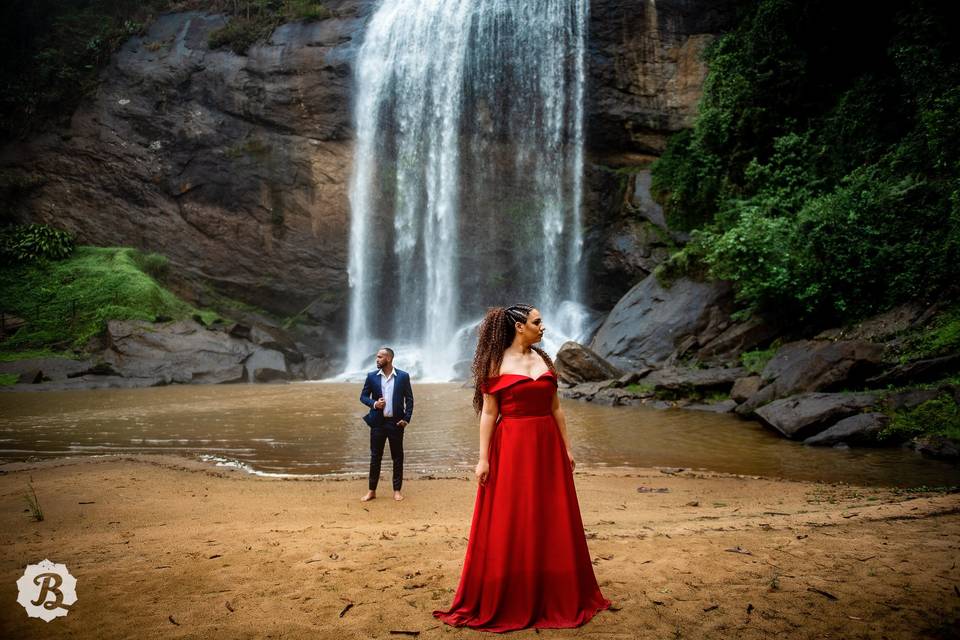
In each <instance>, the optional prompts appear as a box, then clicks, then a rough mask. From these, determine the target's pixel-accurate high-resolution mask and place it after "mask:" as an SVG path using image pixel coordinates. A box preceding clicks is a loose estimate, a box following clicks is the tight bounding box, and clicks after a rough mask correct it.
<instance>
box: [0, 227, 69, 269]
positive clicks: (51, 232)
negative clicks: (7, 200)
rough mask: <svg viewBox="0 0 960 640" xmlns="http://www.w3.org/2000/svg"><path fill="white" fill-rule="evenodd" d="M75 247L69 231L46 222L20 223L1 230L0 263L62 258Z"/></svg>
mask: <svg viewBox="0 0 960 640" xmlns="http://www.w3.org/2000/svg"><path fill="white" fill-rule="evenodd" d="M73 247H74V243H73V237H72V236H71V235H70V234H69V233H67V232H66V231H62V230H60V229H54V228H53V227H49V226H47V225H45V224H18V225H12V226H9V227H5V228H3V229H2V230H0V264H14V263H28V262H37V261H39V260H62V259H64V258H66V257H67V256H69V255H70V254H71V253H72V252H73Z"/></svg>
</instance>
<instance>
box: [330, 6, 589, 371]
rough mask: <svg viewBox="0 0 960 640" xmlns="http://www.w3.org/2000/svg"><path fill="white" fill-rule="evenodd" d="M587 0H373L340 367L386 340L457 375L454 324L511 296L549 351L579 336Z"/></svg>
mask: <svg viewBox="0 0 960 640" xmlns="http://www.w3.org/2000/svg"><path fill="white" fill-rule="evenodd" d="M587 5H588V1H587V0H525V1H523V2H518V1H516V0H383V2H382V3H381V4H380V6H379V8H378V9H377V11H376V12H375V14H374V15H373V17H372V18H371V20H370V22H369V24H368V25H367V29H366V34H365V37H364V41H363V44H362V46H361V48H360V51H359V55H358V59H357V66H356V87H357V91H356V102H355V111H354V120H355V123H354V124H355V130H356V148H355V157H354V167H353V173H352V177H351V184H350V204H351V215H352V220H351V229H350V263H349V280H350V290H351V300H350V320H349V335H348V358H347V359H348V362H347V367H346V372H356V371H360V370H362V369H364V368H369V366H370V365H371V362H372V354H373V352H374V351H375V350H376V348H377V347H378V346H380V345H381V344H390V345H391V346H395V347H401V348H402V349H403V350H404V353H405V355H406V357H403V358H401V357H400V354H398V363H399V362H400V361H401V360H402V361H403V362H404V363H405V368H408V369H412V370H413V372H414V373H416V374H419V375H420V376H422V377H426V378H433V379H449V378H451V377H454V376H455V365H457V363H458V361H459V362H461V367H462V361H463V359H465V358H469V357H470V350H471V345H470V344H469V343H470V336H469V335H468V334H469V333H470V332H469V331H466V329H467V328H469V327H471V326H472V325H473V324H474V323H475V322H476V320H477V319H478V318H479V317H480V316H482V314H483V312H484V310H485V309H486V308H487V307H488V306H491V305H500V304H509V303H511V302H514V301H529V302H530V303H531V304H534V305H535V306H537V307H538V308H540V309H541V311H542V312H543V315H544V318H545V323H546V324H547V327H548V333H547V335H548V336H550V337H551V338H552V340H551V342H550V343H549V344H548V346H553V348H554V349H556V347H558V346H559V340H560V339H577V338H579V337H580V333H581V332H582V330H583V327H582V325H583V322H582V320H581V316H582V313H581V310H582V307H580V305H579V301H580V299H581V295H580V288H581V276H580V262H581V258H582V244H583V238H582V233H581V214H580V209H581V199H582V173H583V122H582V121H583V107H582V104H583V85H584V74H585V72H584V50H585V43H584V37H585V33H584V30H585V27H586V16H587ZM464 336H466V339H464ZM414 361H415V362H414Z"/></svg>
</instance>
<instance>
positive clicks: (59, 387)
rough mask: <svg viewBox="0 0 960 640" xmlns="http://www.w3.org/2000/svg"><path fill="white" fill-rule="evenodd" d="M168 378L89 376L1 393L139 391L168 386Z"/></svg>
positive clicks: (15, 387) (16, 386)
mask: <svg viewBox="0 0 960 640" xmlns="http://www.w3.org/2000/svg"><path fill="white" fill-rule="evenodd" d="M167 382H168V381H167V380H166V378H156V377H154V378H125V377H123V376H104V375H95V374H88V375H82V376H76V377H73V378H68V379H65V380H64V379H61V380H54V381H51V382H44V383H43V384H13V385H9V386H6V387H0V391H74V390H89V389H139V388H142V387H159V386H163V385H165V384H167Z"/></svg>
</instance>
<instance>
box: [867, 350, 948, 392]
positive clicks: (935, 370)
mask: <svg viewBox="0 0 960 640" xmlns="http://www.w3.org/2000/svg"><path fill="white" fill-rule="evenodd" d="M955 371H960V353H951V354H949V355H945V356H940V357H937V358H924V359H922V360H914V361H912V362H906V363H904V364H901V365H897V366H896V367H893V368H892V369H890V370H888V371H884V372H883V373H881V374H878V375H876V376H873V377H870V378H867V380H866V383H867V384H868V385H870V386H872V387H885V386H887V385H898V384H903V383H905V382H923V381H925V380H935V379H936V378H940V377H942V376H944V375H945V374H949V373H953V372H955Z"/></svg>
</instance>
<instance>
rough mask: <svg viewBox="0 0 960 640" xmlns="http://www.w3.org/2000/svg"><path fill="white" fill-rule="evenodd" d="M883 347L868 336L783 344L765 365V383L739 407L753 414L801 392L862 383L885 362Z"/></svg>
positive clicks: (741, 411)
mask: <svg viewBox="0 0 960 640" xmlns="http://www.w3.org/2000/svg"><path fill="white" fill-rule="evenodd" d="M882 355H883V347H882V346H881V345H878V344H874V343H872V342H867V341H865V340H842V341H836V342H832V341H827V340H797V341H795V342H788V343H787V344H784V345H783V346H781V347H780V348H779V349H778V350H777V352H776V353H775V354H774V356H773V357H772V358H771V359H770V361H769V362H768V363H767V366H766V367H764V369H763V372H761V374H760V377H761V379H762V382H763V383H764V386H763V387H761V388H760V389H759V390H758V391H757V392H756V393H754V394H752V395H751V396H750V397H749V398H748V399H747V400H746V401H745V402H743V403H742V404H741V405H740V406H738V407H737V413H738V414H740V415H749V414H750V413H752V412H753V411H754V410H755V409H756V408H757V407H760V406H762V405H763V404H766V403H767V402H771V401H773V400H776V399H777V398H786V397H788V396H792V395H795V394H798V393H807V392H812V391H833V390H836V389H839V388H841V387H846V386H859V385H862V384H863V381H864V380H865V379H866V378H867V377H868V376H869V375H872V374H873V373H875V372H876V371H877V370H878V369H879V367H880V366H881V364H882V360H881V357H882Z"/></svg>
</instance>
